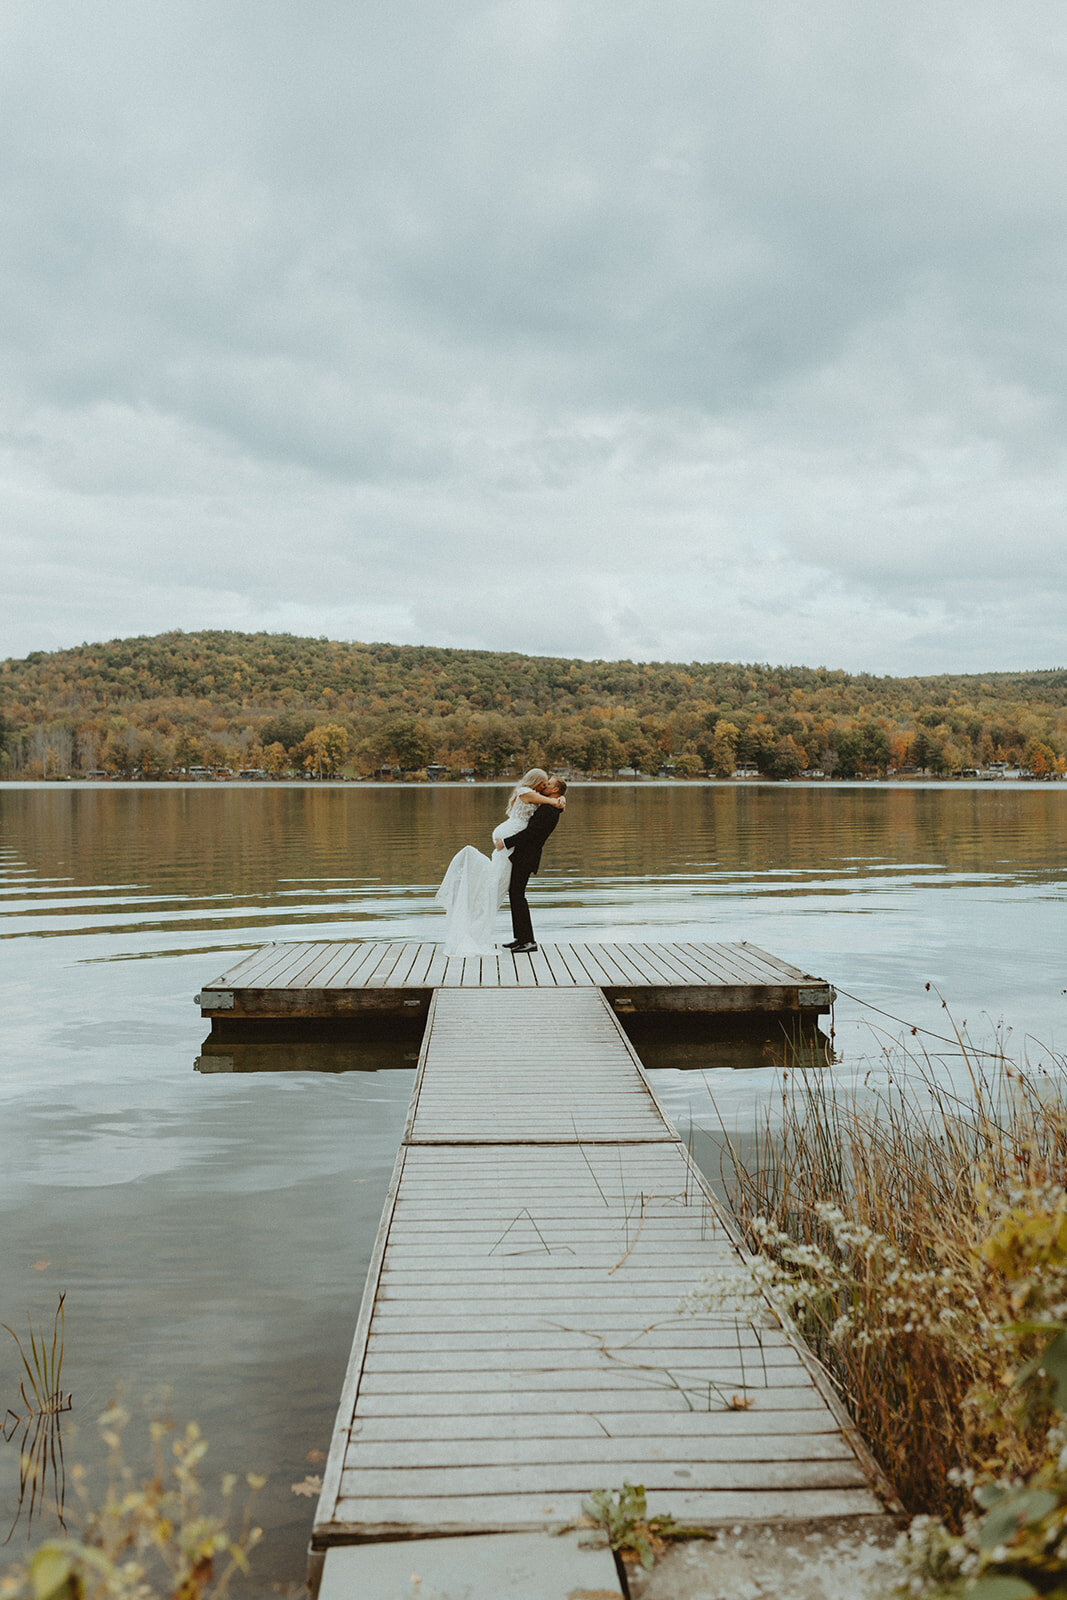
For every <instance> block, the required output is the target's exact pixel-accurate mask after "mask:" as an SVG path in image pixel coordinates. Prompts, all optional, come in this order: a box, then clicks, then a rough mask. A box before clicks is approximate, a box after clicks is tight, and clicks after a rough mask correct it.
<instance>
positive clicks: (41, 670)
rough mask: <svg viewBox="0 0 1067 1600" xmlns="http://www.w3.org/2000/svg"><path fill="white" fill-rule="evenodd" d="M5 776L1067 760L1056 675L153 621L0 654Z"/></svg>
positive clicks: (856, 768) (1066, 685)
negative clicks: (881, 672)
mask: <svg viewBox="0 0 1067 1600" xmlns="http://www.w3.org/2000/svg"><path fill="white" fill-rule="evenodd" d="M0 717H2V719H3V727H4V729H5V730H6V739H5V742H6V746H7V753H6V757H5V761H6V770H7V772H8V774H9V775H12V774H14V775H18V774H24V775H26V776H33V775H40V774H43V775H59V774H61V773H63V772H79V771H88V770H91V769H96V768H103V769H104V770H107V771H112V772H118V773H123V772H130V771H134V770H140V771H143V772H144V774H145V775H146V776H147V775H161V774H162V773H163V772H165V771H167V770H171V769H174V768H176V767H188V766H191V765H200V764H203V765H207V766H231V767H232V766H246V767H247V766H264V767H266V768H267V769H268V770H274V771H285V770H290V769H293V768H295V769H296V770H315V771H319V772H323V771H330V770H337V769H347V770H351V771H363V772H370V771H373V770H375V769H376V768H378V767H379V766H382V765H385V764H388V765H393V766H397V767H399V768H402V769H404V770H408V771H417V770H420V769H423V768H425V767H426V765H427V764H428V763H430V762H437V763H439V764H440V765H441V766H443V767H445V768H447V769H449V770H457V771H458V770H462V769H473V770H474V771H477V772H489V771H499V772H506V771H510V770H512V769H513V768H514V767H516V766H525V765H528V764H533V763H535V762H536V763H538V764H557V765H558V764H564V763H565V764H567V765H569V766H572V767H576V768H578V769H581V770H584V771H586V772H590V773H607V772H611V771H614V770H617V769H618V768H620V767H624V766H632V767H635V768H637V769H639V770H641V771H645V772H650V771H658V770H659V769H660V767H662V766H664V765H667V764H670V765H672V766H673V767H674V769H675V771H677V772H678V773H679V774H680V775H685V774H687V773H689V774H695V773H699V772H701V771H703V770H705V769H708V770H714V771H721V772H726V771H727V770H732V769H733V765H734V764H736V763H737V762H738V761H746V760H747V761H754V762H756V764H757V765H758V766H759V767H760V770H761V771H764V772H767V773H768V774H769V775H771V776H789V775H791V774H792V773H794V772H796V771H801V770H803V769H804V768H805V767H809V768H814V767H821V768H822V769H823V770H826V769H827V768H828V767H829V768H831V769H834V770H836V771H838V772H839V773H842V774H847V773H850V772H866V771H870V772H878V771H884V770H885V769H886V768H887V767H894V766H895V767H898V768H899V767H901V766H907V765H915V766H919V767H922V768H926V769H932V770H934V771H945V770H954V769H958V768H960V767H964V766H969V765H971V764H975V763H979V762H985V761H989V760H995V759H1000V760H1013V759H1018V760H1023V759H1026V760H1027V761H1029V762H1031V764H1032V763H1033V761H1034V759H1035V756H1036V761H1037V766H1038V768H1039V769H1041V768H1042V764H1043V763H1045V764H1047V763H1048V762H1049V761H1052V762H1053V763H1055V762H1056V760H1057V758H1062V757H1063V756H1064V755H1065V754H1067V671H1064V670H1055V671H1040V672H1013V673H987V674H983V675H980V676H962V675H961V676H955V675H945V676H939V677H932V678H888V677H874V676H870V675H868V674H858V675H853V674H849V673H845V672H837V671H830V670H827V669H825V668H808V667H771V666H766V665H740V664H736V663H715V662H712V663H708V662H689V663H685V664H681V663H672V662H632V661H579V660H568V659H564V658H557V657H552V656H523V655H516V654H510V653H506V652H499V651H484V650H446V649H436V648H432V647H429V646H417V645H388V644H344V643H338V642H335V641H332V640H328V639H302V638H297V637H294V636H293V635H290V634H271V633H255V634H246V633H231V632H221V631H211V632H203V633H177V632H176V633H165V634H160V635H158V636H156V637H153V638H135V639H115V640H111V641H109V642H108V643H106V644H93V645H89V644H86V645H80V646H78V647H76V648H74V649H70V650H58V651H53V652H43V651H34V652H32V653H31V654H30V655H29V656H27V657H26V658H25V660H8V661H4V662H3V663H0Z"/></svg>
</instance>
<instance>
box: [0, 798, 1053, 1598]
mask: <svg viewBox="0 0 1067 1600" xmlns="http://www.w3.org/2000/svg"><path fill="white" fill-rule="evenodd" d="M503 795H504V791H503V790H491V789H483V788H471V787H460V788H440V789H432V790H428V789H414V788H413V789H404V788H382V789H370V788H365V787H359V788H356V787H352V788H336V789H335V788H294V787H290V786H281V787H277V788H239V787H236V786H230V787H221V786H220V787H192V788H162V787H157V786H148V787H145V788H135V787H132V786H121V787H116V788H110V787H95V786H85V787H81V786H77V787H75V786H69V787H68V786H64V787H63V788H57V787H40V788H34V787H32V786H31V787H25V788H14V787H10V786H7V787H4V788H2V789H0V939H2V940H3V947H2V970H0V988H2V997H3V1006H4V1018H5V1026H4V1032H3V1041H4V1045H3V1053H2V1061H0V1242H2V1246H3V1249H2V1266H3V1271H2V1273H0V1321H5V1322H10V1323H12V1324H14V1325H18V1324H19V1323H21V1324H23V1325H25V1319H26V1315H27V1312H30V1313H32V1315H33V1317H34V1318H35V1319H36V1320H38V1321H39V1320H43V1319H45V1318H46V1317H50V1315H51V1313H52V1311H53V1310H54V1308H55V1302H56V1296H57V1293H58V1291H59V1290H61V1289H65V1290H66V1292H67V1313H68V1314H67V1365H66V1369H65V1374H64V1376H65V1383H66V1386H67V1387H69V1388H70V1389H72V1390H73V1392H74V1398H75V1412H74V1416H73V1418H72V1419H71V1420H72V1422H75V1423H78V1425H79V1426H80V1430H81V1431H80V1433H79V1434H78V1436H77V1437H76V1439H75V1442H74V1447H73V1448H71V1447H68V1456H70V1455H71V1454H73V1455H74V1457H75V1458H87V1457H91V1455H92V1454H93V1448H94V1447H93V1430H92V1427H91V1419H92V1418H93V1417H94V1416H95V1414H96V1412H97V1410H98V1409H101V1408H102V1406H103V1404H104V1403H105V1402H106V1401H107V1399H108V1398H109V1396H110V1395H111V1394H112V1393H113V1392H114V1391H115V1390H116V1388H117V1387H119V1386H122V1387H123V1388H124V1389H125V1391H126V1393H127V1395H128V1396H129V1397H130V1398H131V1399H140V1397H142V1396H144V1395H146V1394H149V1393H151V1392H154V1391H159V1390H160V1389H161V1388H162V1387H163V1386H167V1387H168V1388H169V1390H170V1394H171V1404H172V1405H173V1409H174V1411H175V1413H176V1414H177V1415H178V1416H181V1417H190V1416H191V1417H195V1418H197V1420H198V1421H199V1422H200V1424H201V1426H202V1427H203V1429H204V1431H205V1432H206V1434H207V1435H208V1437H209V1439H210V1440H211V1441H212V1450H211V1454H210V1456H209V1458H208V1460H209V1462H210V1463H211V1464H212V1466H213V1467H214V1469H215V1470H217V1471H220V1472H221V1471H222V1470H223V1469H225V1468H229V1467H237V1468H239V1469H241V1470H245V1469H255V1470H259V1471H263V1472H267V1473H269V1475H270V1480H271V1482H270V1486H269V1488H268V1490H267V1491H266V1494H265V1496H264V1498H263V1501H262V1516H263V1519H264V1522H265V1525H266V1527H267V1528H268V1540H267V1545H266V1553H265V1555H263V1556H262V1557H261V1559H260V1561H259V1563H258V1566H259V1571H260V1573H261V1574H262V1576H261V1577H260V1579H259V1581H258V1583H257V1584H256V1585H254V1586H253V1589H252V1591H251V1592H254V1593H263V1592H264V1589H265V1584H266V1582H268V1581H270V1580H273V1581H275V1582H276V1583H277V1584H278V1585H279V1586H280V1587H284V1585H285V1584H286V1583H290V1582H295V1581H297V1580H299V1578H300V1577H301V1575H302V1572H303V1562H304V1547H305V1544H306V1539H307V1532H308V1528H309V1525H310V1520H311V1512H312V1508H313V1501H309V1500H306V1499H302V1498H299V1497H297V1496H295V1495H293V1494H292V1492H291V1490H290V1485H291V1484H293V1483H295V1482H298V1481H300V1480H301V1479H303V1478H304V1477H305V1475H306V1474H308V1473H313V1472H315V1471H317V1470H318V1462H317V1461H316V1459H315V1453H316V1452H317V1451H320V1450H324V1449H325V1448H326V1446H327V1444H328V1441H329V1433H330V1427H331V1424H332V1420H333V1414H334V1407H335V1404H336V1399H337V1395H338V1391H339V1388H340V1384H341V1379H342V1375H343V1371H344V1365H345V1360H346V1357H347V1354H348V1348H349V1344H350V1341H351V1336H352V1330H353V1325H354V1320H355V1314H356V1308H357V1305H358V1301H359V1295H360V1292H361V1289H362V1283H363V1277H364V1273H365V1271H366V1266H367V1261H368V1257H369V1252H370V1245H371V1242H372V1240H373V1236H374V1232H375V1229H376V1226H377V1220H378V1215H379V1211H380V1208H381V1203H382V1199H383V1195H384V1191H385V1187H386V1184H387V1180H388V1175H389V1171H390V1169H391V1166H392V1162H393V1157H394V1154H395V1150H396V1144H397V1140H398V1137H399V1134H400V1130H401V1127H402V1124H403V1119H404V1112H405V1109H406V1105H407V1099H408V1093H409V1090H410V1086H411V1078H412V1064H411V1054H412V1051H413V1049H414V1048H415V1045H414V1044H413V1042H412V1041H411V1040H410V1039H406V1040H397V1041H395V1042H393V1043H392V1044H388V1043H384V1044H383V1043H378V1044H376V1045H371V1044H368V1045H367V1046H365V1047H361V1048H360V1049H359V1050H358V1051H356V1052H354V1053H353V1052H348V1054H347V1061H348V1064H349V1065H350V1066H353V1067H358V1068H361V1069H362V1070H351V1071H346V1072H343V1073H338V1072H336V1071H331V1072H321V1071H318V1072H316V1071H314V1070H307V1071H300V1070H289V1071H286V1072H278V1073H243V1074H236V1075H221V1074H220V1075H212V1076H206V1077H205V1076H201V1075H199V1074H196V1073H194V1072H193V1070H192V1063H193V1060H194V1058H195V1056H196V1055H197V1054H198V1051H199V1046H200V1042H201V1040H202V1038H203V1036H204V1031H205V1030H204V1025H203V1024H202V1023H201V1021H200V1018H199V1015H198V1012H197V1010H196V1008H195V1006H194V1005H193V1003H192V996H193V995H194V994H195V993H196V991H197V990H198V989H199V988H200V986H201V984H202V983H204V982H205V981H207V980H209V979H210V978H213V977H215V976H217V975H218V973H219V972H221V971H222V970H223V969H224V968H225V966H226V965H228V964H229V961H230V957H231V955H232V953H233V952H234V951H238V950H246V949H249V948H253V947H254V946H256V945H258V944H261V943H263V942H264V941H266V940H270V939H314V938H341V937H350V936H358V937H365V938H383V939H396V938H409V937H410V938H434V937H437V936H439V933H440V927H441V923H440V920H439V913H437V912H436V910H435V908H434V907H433V906H432V903H431V901H432V894H433V890H434V886H435V884H436V882H437V880H438V879H439V878H440V876H441V873H442V871H443V868H444V866H445V864H446V863H447V861H448V859H449V857H450V856H451V854H452V853H453V851H454V850H456V849H457V848H458V847H459V846H460V845H462V844H465V843H469V842H471V841H474V842H478V841H480V840H482V839H486V838H487V837H488V833H489V830H490V828H491V826H492V824H493V822H494V821H496V820H498V817H499V814H500V812H501V809H502V800H503ZM1065 868H1067V786H1059V785H1057V786H1045V785H1028V786H1025V787H1019V788H1015V787H1011V788H1009V787H1007V786H1005V785H988V786H981V787H975V788H963V787H961V786H958V785H953V786H945V787H937V786H928V787H918V788H910V789H903V788H897V787H892V788H885V787H877V786H874V785H856V786H840V787H829V786H826V787H812V788H801V787H797V786H790V787H788V788H779V787H773V786H751V787H740V786H738V787H733V786H722V787H716V786H700V787H696V786H688V785H684V786H683V785H679V786H669V785H668V786H662V787H660V786H652V785H648V786H640V787H635V788H629V787H619V788H610V787H592V788H586V789H575V790H574V791H573V792H572V798H571V804H570V806H569V809H568V811H567V815H566V817H565V818H564V821H563V823H562V824H561V826H560V827H559V829H558V830H557V831H556V833H555V834H554V836H553V838H552V840H551V842H550V845H549V847H548V851H547V852H546V857H545V870H544V872H543V873H542V875H541V877H540V878H539V879H538V880H536V882H535V895H536V903H535V904H534V921H535V926H536V928H537V930H538V932H539V933H540V934H541V935H542V936H543V937H545V938H552V937H554V936H557V937H567V938H584V939H604V940H625V939H630V938H639V939H748V940H750V941H751V942H753V943H756V944H760V945H763V946H764V947H765V948H767V949H769V950H772V951H773V952H775V953H776V954H777V955H780V956H783V957H785V958H786V959H788V960H790V961H793V962H795V963H796V964H797V965H799V966H801V967H803V968H804V969H805V970H807V971H812V972H817V973H819V974H821V975H824V976H826V977H828V978H829V979H831V980H832V981H833V982H834V983H835V984H836V985H838V987H839V989H840V990H843V991H847V992H848V995H850V996H855V997H857V999H855V1000H853V999H850V998H842V999H841V1000H840V1001H839V1004H838V1008H837V1017H836V1023H837V1042H838V1046H839V1048H840V1049H841V1051H842V1054H843V1055H844V1057H845V1061H846V1064H847V1065H854V1063H855V1062H856V1061H857V1060H858V1059H859V1058H861V1057H862V1056H864V1055H871V1054H877V1052H878V1049H879V1047H880V1045H881V1043H882V1042H883V1041H884V1040H885V1038H886V1037H887V1035H888V1036H889V1037H892V1036H894V1035H895V1034H896V1033H899V1032H900V1028H899V1026H898V1025H897V1024H895V1023H893V1022H891V1021H889V1020H887V1019H886V1018H885V1017H884V1016H880V1015H879V1014H878V1013H876V1012H875V1011H873V1010H871V1009H869V1007H870V1006H877V1007H879V1008H881V1010H882V1011H885V1012H889V1013H892V1014H893V1015H894V1016H896V1017H899V1018H903V1019H905V1020H906V1021H908V1022H915V1023H919V1024H923V1025H925V1026H928V1027H930V1028H932V1029H933V1030H934V1031H936V1032H941V1031H944V1027H945V1014H944V1012H942V1011H941V1009H940V1006H939V1003H938V1001H937V999H936V997H935V996H933V995H932V994H928V993H927V992H926V990H925V988H924V984H925V983H926V982H927V981H930V982H932V983H934V984H936V985H937V986H938V987H939V988H940V989H941V990H942V992H943V993H944V994H945V995H946V996H947V997H948V998H949V999H950V1000H951V1002H952V1006H953V1010H954V1012H955V1014H956V1016H957V1018H958V1019H964V1018H966V1019H967V1021H968V1024H969V1027H970V1029H971V1030H972V1032H974V1033H976V1034H977V1035H979V1036H982V1035H985V1034H988V1033H991V1031H992V1029H993V1027H994V1026H995V1025H998V1024H1000V1025H1002V1026H1003V1027H1005V1028H1009V1029H1011V1030H1012V1043H1013V1044H1014V1046H1015V1048H1016V1050H1017V1052H1018V1053H1019V1054H1020V1055H1022V1054H1024V1053H1026V1054H1029V1055H1030V1057H1031V1059H1037V1058H1038V1057H1039V1056H1040V1055H1041V1054H1042V1053H1043V1052H1047V1050H1048V1049H1049V1048H1058V1049H1059V1050H1061V1051H1062V1050H1063V1049H1064V1048H1065V1047H1067V995H1065V992H1064V991H1065V988H1067V963H1065V961H1064V955H1063V951H1064V917H1063V909H1064V907H1063V902H1064V898H1065V882H1064V880H1065ZM501 936H502V937H507V936H508V935H507V933H506V931H505V924H504V922H503V920H502V923H501ZM861 1002H866V1005H865V1004H863V1003H861ZM883 1030H885V1031H883ZM934 1048H935V1049H936V1048H937V1046H936V1044H935V1045H934ZM315 1059H316V1056H315V1052H314V1050H313V1049H311V1050H309V1053H308V1056H307V1060H308V1062H309V1063H310V1062H312V1061H314V1060H315ZM321 1059H325V1057H322V1058H321ZM648 1059H649V1061H650V1064H652V1065H654V1066H655V1067H656V1071H655V1081H656V1086H657V1089H658V1091H659V1092H660V1094H661V1096H662V1097H663V1098H664V1099H665V1101H666V1103H667V1106H668V1109H669V1110H671V1111H672V1112H673V1113H674V1114H675V1115H676V1116H677V1117H678V1118H679V1120H680V1121H683V1122H684V1121H686V1120H687V1119H688V1118H690V1117H695V1118H696V1120H697V1122H698V1123H699V1122H700V1121H702V1120H706V1121H710V1120H711V1117H712V1111H711V1105H710V1101H709V1092H713V1093H714V1096H715V1100H716V1103H717V1105H718V1107H719V1109H720V1110H721V1111H722V1112H723V1114H724V1115H725V1116H726V1117H727V1118H728V1119H730V1120H731V1121H735V1122H737V1123H739V1124H742V1125H743V1124H744V1123H746V1122H751V1120H752V1115H753V1111H754V1108H755V1106H756V1104H757V1102H758V1101H759V1100H760V1098H761V1097H763V1096H766V1095H767V1093H768V1092H769V1090H770V1087H771V1084H772V1082H773V1077H772V1074H771V1072H770V1071H769V1070H768V1069H762V1070H759V1069H757V1070H738V1071H724V1070H721V1069H720V1070H717V1071H715V1072H714V1073H708V1074H704V1073H693V1072H691V1071H685V1070H681V1069H679V1068H678V1067H676V1066H672V1065H664V1064H663V1063H669V1062H671V1061H673V1060H676V1059H677V1055H676V1053H675V1054H673V1055H672V1047H671V1046H670V1045H668V1044H665V1045H664V1047H663V1049H662V1050H661V1051H659V1052H657V1051H655V1050H650V1051H649V1053H648ZM329 1063H330V1065H331V1066H334V1067H336V1066H337V1064H338V1054H337V1052H336V1051H332V1052H330V1053H329ZM657 1063H658V1064H657ZM843 1070H844V1069H843ZM3 1339H4V1341H5V1343H4V1344H0V1411H2V1409H3V1407H4V1406H6V1405H7V1404H9V1403H10V1402H11V1401H13V1399H14V1396H15V1392H16V1388H17V1376H18V1374H17V1368H16V1360H17V1352H16V1351H15V1348H14V1345H13V1343H11V1342H10V1341H8V1339H7V1335H3ZM78 1419H81V1421H80V1423H79V1420H78ZM16 1472H17V1465H16V1454H15V1446H14V1444H13V1443H12V1444H10V1445H9V1446H7V1447H6V1448H5V1447H4V1446H2V1445H0V1515H3V1514H5V1513H6V1512H7V1511H8V1508H10V1511H12V1512H13V1510H14V1485H15V1480H16ZM42 1527H44V1528H46V1529H47V1528H48V1523H47V1521H45V1522H44V1523H42ZM4 1532H6V1523H5V1524H4V1526H3V1527H0V1538H2V1537H3V1533H4ZM23 1537H24V1536H23V1533H22V1530H21V1526H20V1529H19V1531H17V1532H16V1534H15V1538H14V1541H13V1543H14V1544H16V1545H17V1544H19V1543H20V1542H21V1541H22V1540H23ZM0 1570H2V1565H0Z"/></svg>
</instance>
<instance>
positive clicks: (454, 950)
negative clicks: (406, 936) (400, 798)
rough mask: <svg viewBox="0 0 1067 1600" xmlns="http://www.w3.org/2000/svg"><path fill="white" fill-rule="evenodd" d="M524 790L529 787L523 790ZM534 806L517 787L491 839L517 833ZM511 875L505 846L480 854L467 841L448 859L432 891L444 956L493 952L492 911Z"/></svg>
mask: <svg viewBox="0 0 1067 1600" xmlns="http://www.w3.org/2000/svg"><path fill="white" fill-rule="evenodd" d="M527 792H529V791H527ZM536 809H537V808H536V806H535V804H534V802H533V801H531V800H524V799H523V798H522V791H521V790H520V792H519V794H518V795H517V796H516V798H515V799H514V800H513V801H512V803H511V805H510V807H509V808H508V815H507V818H506V819H505V821H503V822H501V823H498V825H497V826H496V827H495V828H494V829H493V843H494V845H495V844H496V841H497V840H498V839H510V838H511V837H512V835H513V834H516V833H521V832H522V830H523V828H525V826H526V824H527V823H528V822H529V820H530V818H531V817H532V816H533V814H534V811H535V810H536ZM510 878H511V851H510V850H494V851H493V854H492V856H484V855H483V854H482V852H481V851H480V850H476V849H475V848H474V846H473V845H472V844H467V845H464V847H463V849H462V850H460V851H459V853H458V854H457V855H454V856H453V857H452V860H451V861H450V862H449V863H448V871H447V872H446V873H445V875H444V877H443V879H442V880H441V887H440V888H439V889H438V891H437V893H436V894H435V895H434V899H435V900H436V902H437V904H438V905H439V906H444V908H445V938H444V948H445V955H446V956H485V955H491V954H492V953H493V949H494V944H493V933H494V931H495V928H496V916H497V912H498V910H499V909H500V907H501V905H502V904H503V903H504V901H505V899H506V898H507V893H508V882H509V880H510Z"/></svg>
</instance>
